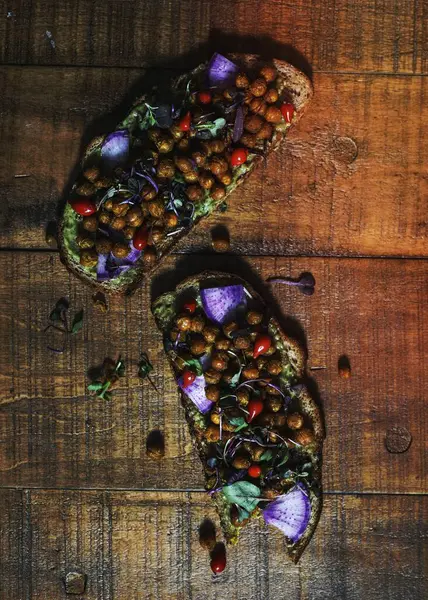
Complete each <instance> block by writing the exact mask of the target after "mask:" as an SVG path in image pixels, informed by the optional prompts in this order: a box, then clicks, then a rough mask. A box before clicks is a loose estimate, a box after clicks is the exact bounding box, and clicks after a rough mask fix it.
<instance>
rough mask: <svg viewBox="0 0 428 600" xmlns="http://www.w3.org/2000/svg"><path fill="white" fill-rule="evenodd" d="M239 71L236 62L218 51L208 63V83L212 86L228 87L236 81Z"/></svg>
mask: <svg viewBox="0 0 428 600" xmlns="http://www.w3.org/2000/svg"><path fill="white" fill-rule="evenodd" d="M238 71H239V68H238V66H237V65H235V63H233V62H232V61H231V60H229V59H228V58H226V57H225V56H223V55H222V54H218V53H217V52H216V53H215V54H213V56H212V58H211V60H210V62H209V64H208V84H209V85H210V86H212V87H219V88H227V87H228V86H229V85H232V84H233V83H234V82H235V77H236V75H237V74H238Z"/></svg>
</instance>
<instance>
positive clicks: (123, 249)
mask: <svg viewBox="0 0 428 600" xmlns="http://www.w3.org/2000/svg"><path fill="white" fill-rule="evenodd" d="M111 251H112V253H113V254H114V256H115V257H116V258H125V257H126V256H128V254H129V246H128V245H127V244H121V243H117V244H114V245H113V248H112V249H111Z"/></svg>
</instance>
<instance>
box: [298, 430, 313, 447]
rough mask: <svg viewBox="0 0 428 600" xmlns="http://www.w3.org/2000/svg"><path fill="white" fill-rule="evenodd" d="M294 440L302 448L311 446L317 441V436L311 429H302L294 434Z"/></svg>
mask: <svg viewBox="0 0 428 600" xmlns="http://www.w3.org/2000/svg"><path fill="white" fill-rule="evenodd" d="M294 440H295V441H296V442H297V443H298V444H301V445H302V446H309V444H312V442H314V441H315V436H314V433H313V431H311V430H310V429H300V431H297V432H296V433H295V434H294Z"/></svg>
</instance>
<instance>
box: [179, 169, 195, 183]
mask: <svg viewBox="0 0 428 600" xmlns="http://www.w3.org/2000/svg"><path fill="white" fill-rule="evenodd" d="M183 178H184V181H185V182H186V183H196V182H197V181H198V173H197V172H196V171H189V172H188V173H184V175H183Z"/></svg>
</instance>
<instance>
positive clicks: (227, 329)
mask: <svg viewBox="0 0 428 600" xmlns="http://www.w3.org/2000/svg"><path fill="white" fill-rule="evenodd" d="M237 329H238V325H237V324H236V323H235V321H231V322H230V323H227V324H226V325H224V326H223V333H224V335H225V336H226V337H230V334H231V333H233V332H234V331H236V330H237Z"/></svg>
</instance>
